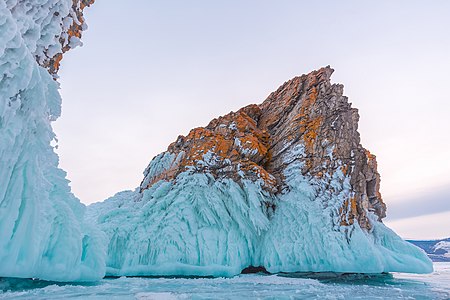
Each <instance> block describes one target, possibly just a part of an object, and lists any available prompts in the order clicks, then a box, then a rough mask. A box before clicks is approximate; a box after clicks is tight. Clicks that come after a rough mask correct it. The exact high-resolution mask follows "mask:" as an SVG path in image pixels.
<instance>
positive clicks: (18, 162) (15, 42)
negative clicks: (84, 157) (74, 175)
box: [0, 0, 105, 281]
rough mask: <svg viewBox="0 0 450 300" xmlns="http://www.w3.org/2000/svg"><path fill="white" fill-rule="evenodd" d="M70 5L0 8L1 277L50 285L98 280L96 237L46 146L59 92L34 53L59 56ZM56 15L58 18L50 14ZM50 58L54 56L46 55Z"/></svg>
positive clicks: (1, 4)
mask: <svg viewBox="0 0 450 300" xmlns="http://www.w3.org/2000/svg"><path fill="white" fill-rule="evenodd" d="M71 5H72V1H47V2H45V1H5V0H0V80H1V81H0V157H1V160H0V276H2V277H33V278H41V279H48V280H57V281H74V280H96V279H99V278H101V277H103V275H104V268H105V267H104V251H103V246H102V245H103V240H102V238H103V234H102V233H101V232H100V231H98V230H97V229H95V228H93V227H92V226H88V225H86V224H84V223H83V214H84V210H85V207H84V205H82V204H81V203H80V202H79V200H78V199H77V198H75V196H74V195H73V194H72V193H71V192H70V188H69V185H68V183H69V182H68V180H67V179H65V176H66V173H65V172H64V171H62V170H61V169H58V167H57V166H58V156H57V155H56V154H55V153H54V151H53V148H52V147H51V146H50V144H51V142H52V141H53V140H54V138H55V135H54V133H53V131H52V128H51V125H50V124H51V121H53V120H55V119H56V118H57V117H59V115H60V113H61V98H60V96H59V93H58V88H59V86H58V84H57V82H56V81H54V80H53V78H52V76H51V75H50V74H49V73H48V71H47V70H46V69H44V68H43V67H41V66H40V65H39V64H38V62H39V59H40V58H39V57H40V54H39V53H43V52H45V51H48V52H54V53H56V52H59V51H60V48H59V46H58V45H59V39H56V38H55V35H58V34H59V33H60V32H61V30H62V29H61V26H60V23H59V21H56V22H55V20H54V19H55V18H56V19H58V18H59V19H58V20H60V19H61V18H62V17H64V16H67V15H68V14H69V12H68V10H69V9H70V7H71ZM56 11H58V12H59V14H60V15H59V17H57V16H56V15H55V12H56ZM52 54H53V53H52Z"/></svg>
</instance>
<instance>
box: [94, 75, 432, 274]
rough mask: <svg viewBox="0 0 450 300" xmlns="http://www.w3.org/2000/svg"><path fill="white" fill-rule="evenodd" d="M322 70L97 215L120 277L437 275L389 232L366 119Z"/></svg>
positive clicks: (184, 143) (206, 136)
mask: <svg viewBox="0 0 450 300" xmlns="http://www.w3.org/2000/svg"><path fill="white" fill-rule="evenodd" d="M332 73H333V70H332V69H331V68H330V67H326V68H322V69H320V70H318V71H314V72H311V73H310V74H307V75H302V76H299V77H295V78H293V79H292V80H290V81H288V82H286V83H284V84H283V85H282V86H281V87H280V88H279V89H278V90H277V91H276V92H274V93H272V94H271V95H269V97H268V98H267V99H266V100H265V101H264V102H263V103H262V104H260V105H249V106H246V107H244V108H242V109H240V110H239V111H237V112H231V113H229V114H228V115H225V116H223V117H219V118H217V119H214V120H212V121H211V122H210V123H209V124H208V125H207V126H206V127H200V128H195V129H193V130H192V131H191V132H190V133H189V134H188V135H187V136H179V137H178V139H177V140H176V141H175V142H174V143H172V144H171V145H170V146H169V147H168V149H167V151H166V152H163V153H161V154H160V155H158V156H156V157H155V158H154V159H153V160H152V161H151V162H150V164H149V166H148V167H147V169H146V170H145V172H144V179H143V181H142V182H141V184H140V186H139V187H138V188H137V189H136V190H135V191H133V192H126V193H119V194H117V195H116V196H114V197H112V198H111V199H108V200H107V201H105V202H103V203H97V204H94V205H92V206H91V207H89V209H88V210H89V214H88V215H89V219H90V222H92V223H93V224H97V225H98V226H99V227H100V228H101V229H102V230H103V231H104V232H105V233H106V235H107V236H108V240H109V243H108V250H107V252H108V254H107V273H108V274H111V275H211V276H232V275H236V274H239V273H240V272H241V271H242V270H243V269H244V268H246V267H248V266H262V267H264V268H266V269H267V270H268V271H269V272H306V271H307V272H311V271H312V272H322V271H334V272H358V273H381V272H390V271H400V272H417V273H422V272H431V271H432V264H431V261H430V260H429V259H428V258H427V256H426V255H425V253H424V252H423V251H422V250H420V249H418V248H416V247H414V246H412V245H411V244H409V243H407V242H405V241H403V240H402V239H401V238H400V237H398V236H397V235H396V234H395V233H394V232H393V231H391V230H390V229H388V228H387V227H386V226H385V225H384V224H383V223H382V221H381V220H382V218H384V217H385V211H386V206H385V204H384V202H383V200H382V198H381V195H380V193H379V186H380V175H379V173H378V172H377V162H376V159H375V156H374V155H372V154H370V152H369V151H367V150H366V149H364V148H363V147H362V146H361V144H360V138H359V133H358V131H357V126H358V119H359V116H358V112H357V110H356V109H355V108H352V107H351V104H350V103H348V100H347V97H345V96H343V86H342V85H339V84H332V83H331V81H330V77H331V74H332Z"/></svg>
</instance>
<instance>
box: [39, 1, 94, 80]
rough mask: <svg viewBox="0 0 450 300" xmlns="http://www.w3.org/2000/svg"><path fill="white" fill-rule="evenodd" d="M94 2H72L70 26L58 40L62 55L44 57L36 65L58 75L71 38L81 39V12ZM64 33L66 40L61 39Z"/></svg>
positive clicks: (82, 27)
mask: <svg viewBox="0 0 450 300" xmlns="http://www.w3.org/2000/svg"><path fill="white" fill-rule="evenodd" d="M94 2H95V0H72V12H73V13H71V14H70V15H69V16H67V17H70V18H71V19H72V24H71V25H70V26H69V28H68V29H67V31H66V32H62V33H63V34H62V35H61V37H60V38H59V42H60V43H61V46H62V47H61V49H62V53H57V54H55V55H54V56H53V57H44V58H43V59H42V61H41V60H38V63H40V64H41V65H42V66H43V67H44V68H46V69H47V70H48V72H49V73H50V74H52V75H56V74H57V73H58V70H59V68H60V64H61V60H62V57H63V54H64V53H65V52H67V51H69V50H70V49H71V44H70V40H71V39H72V38H77V39H80V38H81V35H82V31H83V29H84V25H85V24H84V23H85V20H84V16H83V10H84V9H85V8H86V7H89V6H91V5H92V4H93V3H94ZM64 33H66V34H67V38H63V36H64ZM46 55H47V54H46Z"/></svg>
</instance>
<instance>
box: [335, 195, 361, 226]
mask: <svg viewBox="0 0 450 300" xmlns="http://www.w3.org/2000/svg"><path fill="white" fill-rule="evenodd" d="M339 214H340V216H341V226H349V225H353V223H354V222H355V217H356V216H357V215H358V209H357V203H356V198H355V197H351V198H350V199H347V200H345V201H344V203H343V204H342V207H341V208H340V209H339Z"/></svg>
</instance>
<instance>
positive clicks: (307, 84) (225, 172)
mask: <svg viewBox="0 0 450 300" xmlns="http://www.w3.org/2000/svg"><path fill="white" fill-rule="evenodd" d="M332 73H333V69H331V68H330V67H326V68H322V69H320V70H318V71H314V72H311V73H310V74H308V75H303V76H300V77H296V78H294V79H292V80H290V81H288V82H286V83H284V84H283V85H282V86H281V87H280V88H279V89H278V90H277V91H276V92H273V93H272V94H271V95H270V96H269V97H268V98H267V99H266V100H265V101H264V102H263V103H262V104H260V105H249V106H246V107H244V108H242V109H240V110H238V111H237V112H231V113H229V114H228V115H225V116H223V117H219V118H217V119H214V120H212V121H211V122H210V123H209V124H208V126H206V127H204V128H203V127H201V128H196V129H193V130H192V131H191V132H190V133H189V135H188V136H186V137H184V136H179V137H178V139H177V140H176V142H174V143H172V144H171V145H170V146H169V148H168V150H167V151H166V152H165V153H163V154H161V155H160V156H159V157H163V158H169V160H170V162H167V168H164V169H160V170H156V171H155V170H154V169H152V168H151V166H150V168H148V169H147V170H146V171H145V173H144V175H145V179H144V180H143V182H142V183H141V186H140V190H141V192H142V191H143V190H145V189H146V188H148V187H151V186H152V184H153V183H155V182H157V181H158V180H161V179H164V180H169V181H170V180H175V179H176V177H177V176H178V175H179V174H180V173H182V172H184V171H186V170H188V169H192V170H193V171H194V172H198V173H208V174H212V175H213V176H214V178H215V179H221V178H232V179H233V180H234V181H235V182H239V181H241V180H242V179H249V180H251V181H257V180H261V182H262V183H263V187H264V188H265V189H266V190H267V191H268V192H270V193H273V194H278V193H280V192H282V191H283V190H284V189H287V188H288V187H287V186H286V184H285V180H284V170H285V169H286V167H287V166H288V164H287V163H286V158H287V155H288V154H289V153H291V151H292V149H293V148H295V147H298V146H299V145H302V146H303V148H304V152H305V153H304V156H303V160H304V162H305V164H304V166H303V167H302V170H301V173H302V174H303V175H308V176H312V177H315V178H317V179H319V180H323V181H325V182H326V181H327V180H328V178H330V177H331V176H332V175H333V173H334V172H335V171H336V170H341V171H342V172H343V174H344V175H346V176H347V175H348V176H349V177H350V178H351V180H350V184H351V186H352V195H351V196H350V197H349V199H346V201H345V202H344V203H343V206H342V209H341V212H340V213H341V218H342V225H351V224H353V222H354V219H355V218H356V219H357V220H358V223H359V224H360V226H361V227H363V228H365V229H367V230H370V229H371V225H370V222H369V221H368V219H367V213H368V212H374V213H375V214H376V215H377V216H378V219H379V220H381V219H382V218H384V217H385V216H386V205H385V204H384V203H383V201H382V199H381V194H380V192H379V188H380V175H379V173H378V172H377V162H376V158H375V156H374V155H372V154H370V152H369V151H368V150H366V149H364V148H363V147H362V146H361V144H360V138H359V133H358V131H357V128H358V120H359V115H358V111H357V109H355V108H352V107H351V104H350V103H348V100H347V97H345V96H343V86H342V85H339V84H331V83H330V77H331V74H332ZM159 157H158V158H157V159H159ZM266 205H275V203H267V204H266Z"/></svg>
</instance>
